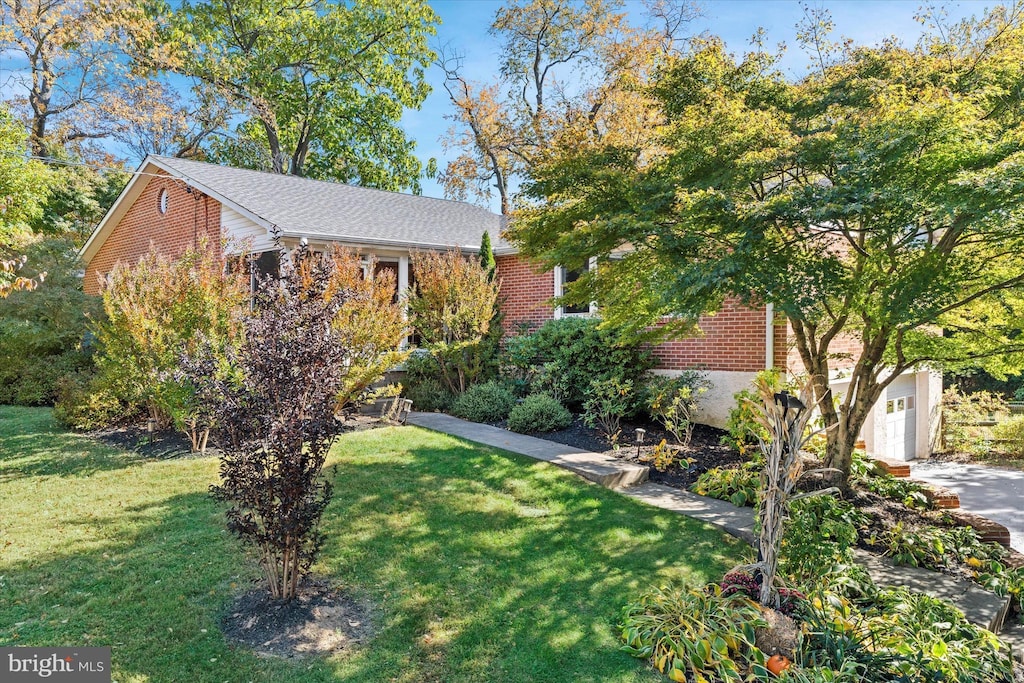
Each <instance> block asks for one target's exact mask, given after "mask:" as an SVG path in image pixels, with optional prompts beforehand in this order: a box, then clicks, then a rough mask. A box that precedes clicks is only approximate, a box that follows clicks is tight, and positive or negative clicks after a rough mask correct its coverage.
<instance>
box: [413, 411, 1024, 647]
mask: <svg viewBox="0 0 1024 683" xmlns="http://www.w3.org/2000/svg"><path fill="white" fill-rule="evenodd" d="M408 423H409V424H412V425H416V426H418V427H425V428H426V429H432V430H434V431H437V432H443V433H445V434H451V435H452V436H457V437H460V438H463V439H466V440H467V441H473V442H475V443H480V444H484V445H486V446H494V447H495V448H501V449H504V450H506V451H511V452H513V453H519V454H520V455H525V456H528V457H531V458H535V459H537V460H543V461H545V462H550V463H551V464H554V465H558V466H560V467H564V468H565V469H568V470H570V471H572V472H575V473H577V474H579V475H580V476H582V477H584V478H586V479H589V480H590V481H592V482H595V483H598V484H602V485H603V486H607V487H608V488H613V489H619V492H620V493H622V494H623V495H625V496H629V497H630V498H635V499H636V500H640V501H643V502H644V503H647V504H649V505H652V506H654V507H658V508H662V509H664V510H671V511H673V512H678V513H679V514H682V515H686V516H687V517H692V518H693V519H697V520H700V521H702V522H706V523H708V524H713V525H715V526H717V527H719V528H720V529H722V530H723V531H725V532H727V533H729V534H731V535H733V536H736V537H737V538H740V539H742V540H744V541H746V542H747V543H749V544H751V545H754V544H755V543H756V537H755V536H754V511H753V509H751V508H746V507H744V508H738V507H736V506H735V505H733V504H731V503H728V502H726V501H722V500H716V499H714V498H707V497H705V496H698V495H697V494H695V493H691V492H689V491H683V490H680V489H675V488H671V487H669V486H663V485H661V484H654V483H652V482H648V481H647V471H648V468H646V467H642V466H640V465H635V464H633V463H629V462H626V461H623V460H619V459H618V458H611V457H608V456H606V455H602V454H599V453H590V452H588V451H582V450H580V449H578V448H571V447H569V446H564V445H562V444H559V443H555V442H553V441H547V440H545V439H537V438H534V437H531V436H524V435H522V434H516V433H515V432H510V431H507V430H504V429H499V428H497V427H491V426H490V425H482V424H477V423H475V422H467V421H466V420H460V419H459V418H457V417H452V416H450V415H444V414H442V413H411V414H410V415H409V419H408ZM943 485H946V484H943ZM856 559H857V562H858V563H859V564H861V565H862V566H864V567H865V569H867V570H868V574H870V575H871V578H872V579H873V580H874V581H875V583H877V584H878V585H881V586H906V587H907V588H910V589H911V590H916V591H920V592H922V593H928V594H929V595H932V596H934V597H938V598H942V599H944V600H947V601H949V602H951V603H953V604H954V605H956V606H957V607H958V608H960V610H961V611H963V612H964V614H965V615H966V616H967V619H968V620H969V621H971V622H972V623H974V624H977V625H978V626H981V627H983V628H988V629H990V630H992V631H994V632H998V631H999V629H1000V628H1001V626H1002V620H1003V617H1005V615H1006V611H1007V609H1008V607H1009V601H1008V599H1007V598H1000V597H999V596H997V595H995V594H994V593H990V592H988V591H985V590H982V589H981V588H979V587H977V586H975V585H974V584H972V583H969V582H966V581H958V580H956V579H954V578H952V577H950V576H948V575H945V574H940V573H939V572H933V571H930V570H927V569H918V568H916V567H897V566H895V565H894V564H893V563H892V562H891V561H889V560H888V559H887V558H883V557H878V556H876V555H872V554H870V553H865V552H861V551H857V553H856Z"/></svg>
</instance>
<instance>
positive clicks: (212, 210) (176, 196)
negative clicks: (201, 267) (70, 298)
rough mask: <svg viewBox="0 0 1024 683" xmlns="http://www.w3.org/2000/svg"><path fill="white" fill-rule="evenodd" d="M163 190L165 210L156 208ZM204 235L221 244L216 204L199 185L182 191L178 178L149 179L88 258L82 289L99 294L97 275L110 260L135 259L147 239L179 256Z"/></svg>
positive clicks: (162, 250)
mask: <svg viewBox="0 0 1024 683" xmlns="http://www.w3.org/2000/svg"><path fill="white" fill-rule="evenodd" d="M161 190H167V213H163V214H162V213H160V211H159V201H160V192H161ZM203 237H207V238H208V239H209V241H210V244H211V245H213V247H214V248H216V249H220V203H219V202H218V201H217V200H215V199H213V198H211V197H207V196H206V195H204V194H202V193H200V192H199V191H198V190H194V191H193V193H191V194H190V193H188V192H186V191H185V188H184V187H183V185H182V183H181V182H180V181H177V182H176V181H174V180H171V179H170V178H168V179H167V180H164V179H162V178H151V179H150V180H149V183H148V184H147V186H146V188H145V189H144V190H143V191H142V194H141V195H139V197H138V199H136V200H135V203H134V204H132V206H131V207H130V208H129V209H128V211H127V212H126V213H125V215H124V216H123V217H122V218H121V221H120V222H119V223H118V224H117V225H116V226H114V229H113V231H111V232H110V233H109V234H108V235H107V238H106V240H104V242H103V245H102V246H101V247H100V249H99V251H98V252H96V254H95V255H94V256H93V258H92V260H91V261H89V265H88V267H87V268H86V270H85V282H84V283H83V285H84V287H85V291H86V293H87V294H98V293H99V290H100V279H101V278H102V277H103V276H105V275H106V274H107V273H109V272H110V270H111V269H112V268H113V267H114V264H116V263H118V262H119V261H120V262H125V263H135V262H136V261H138V260H139V258H140V257H141V256H143V255H144V254H145V253H146V252H147V251H149V247H150V244H152V245H153V246H154V247H156V249H157V251H159V252H160V253H162V254H166V255H168V256H177V255H179V254H181V253H183V252H184V251H185V250H186V249H188V248H189V247H190V246H192V245H193V244H196V243H197V242H198V240H199V239H202V238H203Z"/></svg>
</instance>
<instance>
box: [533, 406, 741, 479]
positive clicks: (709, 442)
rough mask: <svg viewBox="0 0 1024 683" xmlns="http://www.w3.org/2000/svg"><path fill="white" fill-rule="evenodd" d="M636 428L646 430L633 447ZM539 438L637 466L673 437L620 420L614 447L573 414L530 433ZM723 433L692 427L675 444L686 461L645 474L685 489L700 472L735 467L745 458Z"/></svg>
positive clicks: (655, 427) (648, 426) (648, 425)
mask: <svg viewBox="0 0 1024 683" xmlns="http://www.w3.org/2000/svg"><path fill="white" fill-rule="evenodd" d="M638 427H640V428H643V429H645V430H647V433H646V434H644V441H643V444H641V445H640V448H639V449H638V448H637V443H636V437H637V433H636V429H637V428H638ZM530 436H536V437H538V438H541V439H547V440H548V441H554V442H556V443H561V444H565V445H566V446H572V447H574V448H579V449H581V450H584V451H591V452H593V453H603V454H605V455H610V456H613V457H616V458H621V459H623V460H628V461H630V462H635V463H639V464H641V465H650V458H651V457H652V455H653V453H654V450H655V448H657V446H658V444H659V443H660V442H661V440H662V439H665V440H666V441H667V442H668V443H669V444H674V443H675V439H674V437H672V435H671V434H668V433H666V432H665V430H664V429H662V428H661V426H660V425H658V424H656V423H652V422H623V423H622V432H621V433H620V434H619V442H618V446H617V447H613V446H611V445H610V444H609V443H608V440H607V439H605V438H604V436H602V435H601V434H600V432H598V431H597V430H596V429H593V428H591V427H588V426H587V425H586V423H584V422H583V418H581V417H576V418H574V419H573V423H572V424H571V425H570V426H569V427H567V428H566V429H561V430H559V431H557V432H545V433H543V434H531V435H530ZM723 436H725V432H724V431H723V430H721V429H715V428H714V427H708V426H706V425H696V426H695V427H694V430H693V437H692V438H691V439H690V444H689V445H688V446H686V447H679V449H678V454H679V458H680V460H681V461H682V460H688V461H689V462H685V463H683V464H682V465H681V466H676V467H670V468H668V469H666V470H665V471H664V472H659V471H658V470H656V469H654V468H653V467H652V468H651V471H650V474H649V477H650V480H651V481H652V482H655V483H657V484H665V485H666V486H672V487H674V488H682V489H685V488H688V487H689V486H690V485H691V484H693V483H694V482H695V481H697V477H699V476H700V475H701V474H703V473H704V472H707V471H708V470H709V469H711V468H712V467H739V465H740V464H742V463H743V462H745V461H746V458H744V457H743V456H741V455H740V454H739V453H738V452H736V451H735V450H733V449H732V448H730V447H729V446H723V445H722V444H721V440H722V437H723Z"/></svg>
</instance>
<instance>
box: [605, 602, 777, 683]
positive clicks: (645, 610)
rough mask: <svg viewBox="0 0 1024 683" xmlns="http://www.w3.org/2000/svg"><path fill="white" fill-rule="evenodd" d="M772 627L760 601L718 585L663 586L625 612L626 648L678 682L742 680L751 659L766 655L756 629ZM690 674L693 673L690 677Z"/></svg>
mask: <svg viewBox="0 0 1024 683" xmlns="http://www.w3.org/2000/svg"><path fill="white" fill-rule="evenodd" d="M764 626H767V622H765V620H764V619H763V618H762V616H761V611H760V609H759V608H758V606H757V605H756V604H755V603H754V602H753V601H751V600H750V599H748V598H745V597H739V596H734V597H726V596H723V595H722V589H721V588H720V587H719V586H718V585H717V584H710V585H709V586H708V587H707V589H706V590H692V589H691V590H684V589H661V590H655V591H652V592H650V593H647V594H645V595H643V596H641V598H640V600H639V601H638V602H636V603H634V604H631V605H627V606H626V608H625V609H624V611H623V620H622V639H623V641H625V645H624V646H623V648H622V649H623V650H624V651H625V652H628V653H629V654H631V655H633V656H634V657H639V658H642V659H650V660H651V662H652V663H653V664H654V667H655V668H656V669H657V670H658V671H660V672H662V673H663V674H665V675H666V676H668V677H669V679H670V680H673V681H688V680H694V681H716V682H718V681H722V682H725V681H737V682H738V681H743V680H745V675H746V670H747V668H748V658H751V657H753V658H754V659H755V661H756V660H759V659H763V656H761V657H757V656H756V655H760V651H759V650H757V648H756V646H755V644H754V639H755V633H754V631H755V629H757V628H760V627H764ZM688 677H689V678H688Z"/></svg>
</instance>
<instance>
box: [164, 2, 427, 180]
mask: <svg viewBox="0 0 1024 683" xmlns="http://www.w3.org/2000/svg"><path fill="white" fill-rule="evenodd" d="M436 22H437V17H436V15H435V14H434V13H433V11H432V10H431V9H430V7H429V6H428V5H427V4H426V3H425V2H423V1H422V0H369V1H361V2H344V1H342V0H306V1H304V2H300V3H294V2H285V1H284V0H270V1H267V2H264V1H259V2H257V1H256V0H240V1H237V2H227V1H226V0H209V1H207V2H189V1H186V2H183V3H182V4H181V5H180V7H178V8H177V9H176V10H174V11H173V13H172V14H171V16H170V19H169V22H168V28H167V39H168V40H169V42H170V43H171V45H172V46H173V48H174V55H173V59H171V60H170V61H169V62H168V63H167V64H166V65H165V66H166V67H167V68H170V69H172V70H173V71H176V72H178V73H180V74H183V75H185V76H189V77H192V78H194V79H197V81H198V82H199V88H200V90H207V89H212V90H213V91H215V92H216V93H217V94H218V95H219V96H220V97H223V98H226V100H227V101H228V102H229V103H231V105H232V107H233V109H234V110H235V112H236V113H237V114H238V115H239V116H241V117H243V119H244V121H243V123H242V124H241V125H240V126H239V128H238V129H237V131H236V132H237V134H238V139H237V140H236V141H234V142H233V143H231V142H230V141H229V143H227V144H225V143H224V142H223V141H222V142H221V143H220V144H219V145H218V147H217V150H216V151H217V153H218V154H219V155H220V156H221V157H222V158H227V159H230V160H232V161H233V162H235V163H239V162H241V163H244V164H246V165H258V166H262V167H265V168H267V169H269V170H273V171H275V172H277V173H291V174H294V175H309V176H312V177H318V178H331V179H335V180H341V181H344V182H359V183H361V184H363V185H371V186H376V187H383V188H388V189H398V188H402V187H409V186H415V185H416V182H417V179H418V177H419V175H420V171H421V168H420V163H419V161H418V160H417V159H416V157H415V156H414V155H413V147H414V144H413V143H412V142H411V141H410V140H409V139H408V138H407V137H406V136H405V133H404V132H403V131H402V129H401V128H400V126H399V119H400V117H401V116H402V113H403V111H404V110H405V109H406V108H412V107H418V106H419V105H420V104H421V103H422V102H423V99H424V98H425V97H426V95H427V93H428V91H429V87H428V85H427V84H426V82H425V81H424V80H423V71H424V69H425V67H426V66H427V65H428V64H429V63H430V60H431V59H432V58H433V54H432V53H431V51H430V50H429V49H428V47H427V39H428V37H429V36H431V35H433V33H434V26H435V23H436ZM253 148H255V149H257V150H258V151H259V155H258V156H257V157H255V158H253V155H251V154H250V153H248V152H247V151H246V150H251V149H253Z"/></svg>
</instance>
